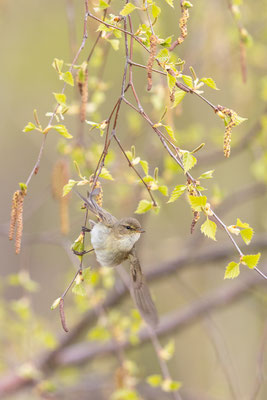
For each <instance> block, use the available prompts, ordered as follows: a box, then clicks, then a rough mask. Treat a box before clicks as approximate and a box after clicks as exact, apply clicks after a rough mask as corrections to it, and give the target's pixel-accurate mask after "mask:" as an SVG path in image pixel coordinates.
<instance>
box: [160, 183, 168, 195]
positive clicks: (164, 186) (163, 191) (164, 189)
mask: <svg viewBox="0 0 267 400" xmlns="http://www.w3.org/2000/svg"><path fill="white" fill-rule="evenodd" d="M158 190H159V191H160V193H162V194H163V196H168V187H167V186H166V185H161V186H159V189H158Z"/></svg>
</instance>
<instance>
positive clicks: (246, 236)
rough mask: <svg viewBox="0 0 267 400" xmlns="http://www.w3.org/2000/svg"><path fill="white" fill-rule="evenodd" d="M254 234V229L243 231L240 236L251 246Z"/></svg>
mask: <svg viewBox="0 0 267 400" xmlns="http://www.w3.org/2000/svg"><path fill="white" fill-rule="evenodd" d="M253 234H254V231H253V229H252V228H245V229H242V231H241V232H240V235H241V237H242V239H243V240H244V242H245V243H246V244H249V243H250V242H251V239H252V236H253Z"/></svg>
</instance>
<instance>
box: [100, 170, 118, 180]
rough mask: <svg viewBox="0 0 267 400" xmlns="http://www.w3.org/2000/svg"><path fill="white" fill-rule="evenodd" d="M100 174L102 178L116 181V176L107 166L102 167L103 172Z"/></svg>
mask: <svg viewBox="0 0 267 400" xmlns="http://www.w3.org/2000/svg"><path fill="white" fill-rule="evenodd" d="M99 176H100V178H104V179H107V180H109V181H114V178H113V177H112V175H111V173H110V172H109V171H108V170H107V168H105V167H103V168H102V171H101V174H100V175H99Z"/></svg>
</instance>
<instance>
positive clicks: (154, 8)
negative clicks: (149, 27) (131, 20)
mask: <svg viewBox="0 0 267 400" xmlns="http://www.w3.org/2000/svg"><path fill="white" fill-rule="evenodd" d="M160 13H161V8H160V7H158V6H156V4H152V15H153V18H157V17H158V16H159V14H160Z"/></svg>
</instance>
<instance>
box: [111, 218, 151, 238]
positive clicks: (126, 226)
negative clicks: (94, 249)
mask: <svg viewBox="0 0 267 400" xmlns="http://www.w3.org/2000/svg"><path fill="white" fill-rule="evenodd" d="M116 225H117V226H116V228H117V229H116V230H117V233H118V234H119V235H120V236H124V235H127V236H132V235H136V234H138V235H139V236H140V233H143V232H145V231H144V229H142V227H141V225H140V222H139V221H137V219H135V218H131V217H128V218H123V219H121V220H120V221H118V222H117V224H116ZM139 236H138V238H139Z"/></svg>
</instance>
